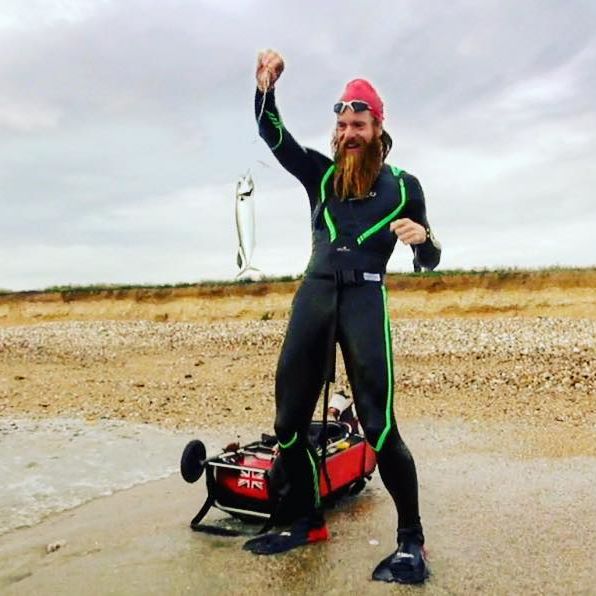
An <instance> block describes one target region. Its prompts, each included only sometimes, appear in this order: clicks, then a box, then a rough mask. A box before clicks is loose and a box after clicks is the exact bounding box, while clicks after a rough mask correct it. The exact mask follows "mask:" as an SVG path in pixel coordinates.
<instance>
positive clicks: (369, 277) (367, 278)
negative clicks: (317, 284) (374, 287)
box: [306, 269, 385, 286]
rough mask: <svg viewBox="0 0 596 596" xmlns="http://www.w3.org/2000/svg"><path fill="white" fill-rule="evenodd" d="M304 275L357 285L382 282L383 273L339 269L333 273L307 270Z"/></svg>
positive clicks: (339, 283) (338, 283) (342, 284)
mask: <svg viewBox="0 0 596 596" xmlns="http://www.w3.org/2000/svg"><path fill="white" fill-rule="evenodd" d="M306 277H310V278H311V279H328V280H330V281H335V283H336V284H337V285H338V286H357V285H361V284H365V283H371V282H372V283H378V284H382V283H383V280H384V278H385V275H384V274H383V273H378V272H373V271H360V270H359V269H340V270H338V271H335V272H333V273H317V272H316V271H313V272H308V273H307V274H306Z"/></svg>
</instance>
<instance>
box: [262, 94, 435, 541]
mask: <svg viewBox="0 0 596 596" xmlns="http://www.w3.org/2000/svg"><path fill="white" fill-rule="evenodd" d="M262 102H263V94H262V93H261V92H259V91H258V90H257V93H256V97H255V112H256V115H257V118H258V116H259V114H260V113H261V108H262ZM259 133H260V135H261V137H262V138H263V139H264V140H265V142H266V143H267V145H268V146H269V147H270V148H271V150H272V151H273V154H274V155H275V157H276V158H277V159H278V161H279V162H280V163H281V165H282V166H283V167H284V168H285V169H286V170H288V171H289V172H290V173H291V174H293V175H294V176H295V177H296V178H298V180H299V181H300V182H301V183H302V185H303V186H304V188H305V189H306V192H307V194H308V198H309V201H310V208H311V214H312V234H313V250H312V256H311V258H310V261H309V264H308V267H307V270H306V275H305V279H304V281H303V283H302V285H301V286H300V288H299V289H298V291H297V292H296V296H295V298H294V301H293V305H292V314H291V317H290V322H289V325H288V330H287V333H286V336H285V341H284V344H283V348H282V351H281V355H280V358H279V363H278V368H277V375H276V387H275V392H276V409H277V413H276V419H275V432H276V436H277V438H278V441H279V444H280V447H281V450H280V451H281V457H282V461H283V463H284V468H285V470H286V473H287V474H288V476H289V480H290V484H291V485H292V487H293V493H294V497H295V499H297V500H298V501H297V505H296V507H297V510H298V511H297V513H298V514H302V515H304V514H306V515H309V514H313V513H314V512H316V511H317V510H318V506H319V494H318V480H317V479H318V464H317V461H316V456H315V453H314V450H313V449H312V447H311V446H310V444H309V443H308V439H307V429H308V426H309V423H310V421H311V419H312V416H313V413H314V410H315V406H316V403H317V400H318V397H319V395H320V392H321V389H322V387H323V383H324V380H325V372H326V367H327V365H328V356H329V353H330V350H329V346H330V343H331V342H332V341H334V340H337V341H338V342H339V344H340V347H341V350H342V354H343V358H344V361H345V365H346V372H347V374H348V379H349V381H350V385H351V387H352V390H353V392H354V403H355V406H356V411H357V414H358V417H359V419H360V422H361V424H362V427H363V429H364V432H365V435H366V438H367V440H368V442H369V443H370V444H371V446H372V447H373V449H374V450H375V451H376V455H377V461H378V465H379V471H380V474H381V478H382V479H383V482H384V484H385V486H386V487H387V489H388V490H389V492H390V493H391V496H392V497H393V499H394V501H395V503H396V507H397V510H398V517H399V528H400V529H406V528H412V529H416V530H419V531H420V533H421V526H420V517H419V512H418V485H417V479H416V468H415V465H414V460H413V459H412V456H411V454H410V452H409V450H408V448H407V446H406V445H405V443H404V442H403V441H402V439H401V437H400V435H399V432H398V430H397V425H396V422H395V417H394V414H393V357H392V348H391V332H390V324H389V316H388V310H387V293H386V290H385V286H384V285H383V276H384V273H385V270H386V265H387V261H388V260H389V257H390V256H391V253H392V252H393V249H394V247H395V243H396V240H397V237H396V235H395V233H393V232H391V231H390V229H389V223H390V222H391V221H393V220H395V219H398V218H405V217H407V218H410V219H412V220H413V221H415V222H418V223H420V224H421V225H423V226H424V227H425V228H426V229H427V240H426V242H425V243H424V244H420V245H417V246H415V247H414V255H415V258H416V260H417V262H418V263H419V264H420V265H421V266H423V267H425V268H428V269H433V268H434V267H436V265H437V264H438V262H439V259H440V254H441V251H440V246H439V245H438V243H436V241H435V240H434V239H433V237H432V234H431V233H430V228H429V224H428V221H427V218H426V209H425V203H424V196H423V193H422V188H421V186H420V184H419V182H418V180H417V179H416V178H415V177H414V176H412V175H410V174H407V173H406V172H403V171H401V170H399V169H398V168H395V167H392V166H389V165H387V164H384V165H383V167H382V169H381V172H380V174H379V176H378V178H377V179H376V181H375V183H374V184H373V187H372V188H371V191H370V193H369V196H368V197H367V198H365V199H358V200H350V199H347V200H344V201H341V200H340V199H339V198H338V197H337V196H336V195H335V193H334V191H333V171H334V164H333V161H332V160H331V159H329V158H328V157H326V156H324V155H322V154H321V153H319V152H317V151H314V150H312V149H308V148H303V147H302V146H301V145H299V144H298V143H297V142H296V141H295V140H294V138H293V137H292V136H291V134H290V133H289V132H288V131H287V130H286V129H285V127H284V125H283V122H282V120H281V117H280V115H279V111H278V109H277V107H276V105H275V98H274V93H273V92H269V93H267V94H266V96H265V106H264V111H263V114H262V117H261V120H260V123H259ZM336 313H337V316H336Z"/></svg>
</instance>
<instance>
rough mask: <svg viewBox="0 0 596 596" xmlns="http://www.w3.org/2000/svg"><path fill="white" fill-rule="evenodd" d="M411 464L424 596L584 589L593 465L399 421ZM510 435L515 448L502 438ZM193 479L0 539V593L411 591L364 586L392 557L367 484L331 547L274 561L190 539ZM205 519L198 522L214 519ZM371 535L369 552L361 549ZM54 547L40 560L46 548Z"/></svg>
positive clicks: (386, 527)
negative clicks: (421, 532)
mask: <svg viewBox="0 0 596 596" xmlns="http://www.w3.org/2000/svg"><path fill="white" fill-rule="evenodd" d="M403 433H404V435H405V436H406V439H407V440H408V442H409V444H410V447H411V449H412V450H413V451H414V453H415V455H416V458H417V460H418V462H419V463H418V467H419V476H420V487H421V506H422V512H423V516H424V520H425V523H426V528H427V531H426V533H427V542H428V547H429V550H430V557H431V563H432V569H433V575H432V577H431V579H430V580H429V582H428V583H427V585H426V586H425V588H423V590H424V593H428V594H471V593H479V594H503V595H505V594H586V595H587V594H593V593H594V586H595V585H596V576H595V573H594V565H593V562H594V555H593V553H594V551H595V549H596V528H595V524H594V522H595V520H596V499H595V498H594V495H593V479H594V477H596V458H594V456H593V455H592V456H590V455H578V456H575V457H572V458H541V457H538V458H536V457H527V455H525V453H526V450H525V449H524V448H522V449H520V448H519V445H520V444H523V443H524V441H525V442H530V443H531V442H532V441H533V438H532V436H529V437H528V436H525V435H524V431H523V427H520V426H519V425H515V424H514V425H506V426H504V427H503V426H501V425H498V426H496V425H492V426H491V425H489V426H486V425H478V424H476V425H475V424H473V423H469V422H464V421H458V420H453V421H436V420H419V421H415V422H407V423H404V425H403ZM516 438H519V442H518V441H517V440H515V439H516ZM204 496H205V488H204V482H202V481H199V483H197V485H188V484H185V483H184V482H183V480H182V479H181V478H180V477H179V476H178V475H175V476H173V477H171V478H169V479H167V480H162V481H157V482H153V483H150V484H147V485H144V486H139V487H136V488H133V489H130V490H127V491H123V492H120V493H117V494H116V495H114V496H112V497H109V498H102V499H98V500H95V501H93V502H91V503H88V504H86V505H83V506H81V507H79V508H78V509H75V510H73V511H69V512H66V513H63V514H59V515H55V516H53V517H51V518H50V519H48V520H46V521H45V522H43V523H41V524H39V525H38V526H36V527H34V528H29V529H22V530H19V531H17V532H13V533H12V534H11V535H8V536H5V537H3V539H2V540H0V569H2V571H0V590H1V591H2V593H4V594H7V595H8V594H14V595H17V594H19V595H21V594H73V593H77V592H79V591H82V590H83V589H84V591H85V593H87V594H186V593H188V594H232V593H233V594H259V593H265V594H320V593H329V594H338V595H339V594H357V593H367V594H368V593H370V594H385V593H389V592H390V591H391V592H399V593H418V590H417V589H415V588H405V587H401V588H397V587H389V586H386V585H379V584H377V583H376V582H372V581H370V573H371V570H372V568H373V567H374V565H375V564H376V563H377V562H378V560H380V559H381V558H382V557H383V556H385V555H386V554H387V553H388V552H390V551H391V550H392V549H393V548H394V539H395V537H394V524H395V519H394V515H395V514H394V511H393V507H392V506H391V504H390V503H389V500H388V498H387V496H386V494H385V492H384V490H383V488H382V486H381V484H380V482H379V479H378V475H375V477H374V480H373V482H372V483H371V484H369V486H368V487H367V489H366V490H365V491H364V492H363V493H362V494H361V495H359V496H357V497H353V498H350V499H346V500H344V501H343V502H342V503H341V504H340V506H338V507H337V508H336V509H334V510H332V511H331V512H330V513H329V524H330V529H331V533H332V539H331V540H330V541H329V542H327V543H324V544H318V545H314V546H311V547H309V548H305V549H300V550H298V551H294V552H290V553H286V554H284V555H280V556H277V557H255V556H253V555H251V554H250V553H246V552H244V551H243V550H242V548H241V546H242V542H243V539H242V538H219V537H213V536H206V535H202V534H196V533H193V532H192V531H191V530H190V529H189V528H188V522H189V520H190V518H191V517H192V516H193V515H194V513H195V512H196V510H197V508H198V507H199V505H200V504H201V503H202V499H203V498H204ZM221 515H222V514H221V513H219V512H217V511H216V512H213V511H212V512H211V513H210V514H209V518H208V519H210V520H211V521H213V520H214V519H216V518H218V517H220V516H221ZM370 540H376V541H378V542H379V544H378V545H375V544H372V545H371V544H370V543H369V541H370ZM57 541H64V543H65V544H64V546H63V547H62V548H60V549H59V550H57V551H56V552H53V553H50V554H47V553H46V551H45V546H46V545H47V544H48V543H51V542H57Z"/></svg>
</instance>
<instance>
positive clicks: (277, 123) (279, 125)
mask: <svg viewBox="0 0 596 596" xmlns="http://www.w3.org/2000/svg"><path fill="white" fill-rule="evenodd" d="M265 114H267V118H269V121H270V122H271V124H273V126H274V127H275V128H276V129H277V132H279V140H278V141H277V143H276V144H275V146H274V147H271V151H275V150H276V149H277V148H278V147H279V146H280V145H281V142H282V141H283V136H284V123H283V122H282V121H281V118H280V117H279V115H276V114H275V113H274V112H270V111H269V110H265Z"/></svg>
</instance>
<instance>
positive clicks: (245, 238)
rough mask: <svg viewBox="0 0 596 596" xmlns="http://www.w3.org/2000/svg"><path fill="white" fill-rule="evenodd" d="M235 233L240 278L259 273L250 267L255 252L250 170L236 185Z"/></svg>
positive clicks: (253, 205) (252, 182) (253, 198)
mask: <svg viewBox="0 0 596 596" xmlns="http://www.w3.org/2000/svg"><path fill="white" fill-rule="evenodd" d="M236 231H237V232H238V254H237V256H236V263H237V264H238V268H239V269H240V271H239V272H238V274H237V275H236V277H240V276H241V275H242V274H243V273H246V272H247V271H259V270H258V269H256V268H255V267H252V266H251V259H252V255H253V252H254V250H255V244H256V242H255V183H254V181H253V179H252V175H251V173H250V170H248V172H247V173H246V174H245V175H244V176H240V178H239V180H238V182H237V183H236Z"/></svg>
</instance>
